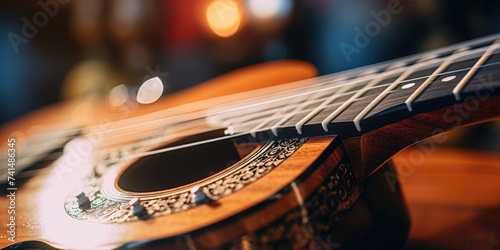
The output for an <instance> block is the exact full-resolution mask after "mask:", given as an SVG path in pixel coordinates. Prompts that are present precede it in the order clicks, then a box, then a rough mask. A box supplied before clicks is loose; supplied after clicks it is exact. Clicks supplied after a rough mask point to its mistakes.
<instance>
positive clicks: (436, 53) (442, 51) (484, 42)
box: [0, 35, 498, 159]
mask: <svg viewBox="0 0 500 250" xmlns="http://www.w3.org/2000/svg"><path fill="white" fill-rule="evenodd" d="M496 39H498V35H491V36H486V37H483V38H479V39H475V40H473V41H467V42H462V43H457V44H454V45H450V46H446V47H443V48H439V49H434V50H432V51H426V52H421V53H417V54H414V55H410V56H407V57H403V58H399V59H394V60H390V61H386V62H381V63H377V64H374V65H367V66H363V67H360V68H356V69H351V70H347V71H343V72H339V73H334V74H331V75H327V76H320V77H316V78H313V79H321V78H327V79H328V77H332V78H335V77H338V76H343V75H349V74H350V75H355V74H356V73H359V72H360V71H361V72H366V71H370V69H374V68H379V69H380V68H386V69H389V68H391V67H392V65H395V64H398V63H401V62H405V63H403V64H402V66H404V64H407V63H408V62H411V61H412V60H416V61H419V62H420V61H422V59H432V58H436V57H442V56H444V55H446V54H447V53H449V52H452V51H455V52H465V51H467V49H469V48H473V47H476V46H481V47H477V48H475V49H474V50H471V51H478V50H480V49H483V48H487V47H489V44H491V43H492V42H493V41H495V40H496ZM429 55H430V56H429ZM388 65H391V66H389V67H387V66H388ZM367 69H368V70H367ZM308 80H311V79H306V80H302V81H297V82H293V83H290V84H283V85H290V86H291V85H293V84H294V83H299V82H305V81H308ZM154 113H156V112H154ZM103 116H104V115H103ZM94 118H97V117H94ZM134 118H137V117H134ZM129 119H131V118H129ZM50 125H53V124H49V125H43V126H50ZM88 127H90V126H87V128H88ZM59 131H60V129H59ZM32 135H36V134H30V136H32ZM74 137H75V136H71V137H70V138H74ZM0 159H2V156H0Z"/></svg>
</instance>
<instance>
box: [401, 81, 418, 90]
mask: <svg viewBox="0 0 500 250" xmlns="http://www.w3.org/2000/svg"><path fill="white" fill-rule="evenodd" d="M413 86H415V83H414V82H412V83H407V84H405V85H403V86H401V89H409V88H411V87H413Z"/></svg>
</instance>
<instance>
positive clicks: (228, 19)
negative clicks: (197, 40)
mask: <svg viewBox="0 0 500 250" xmlns="http://www.w3.org/2000/svg"><path fill="white" fill-rule="evenodd" d="M206 18H207V22H208V26H209V27H210V29H212V31H213V32H214V33H215V34H216V35H218V36H220V37H230V36H232V35H234V34H235V33H236V32H237V31H238V29H239V28H240V25H241V10H240V8H239V6H238V4H237V3H236V2H235V1H231V0H215V1H213V2H212V3H210V4H209V5H208V7H207V10H206Z"/></svg>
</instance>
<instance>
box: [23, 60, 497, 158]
mask: <svg viewBox="0 0 500 250" xmlns="http://www.w3.org/2000/svg"><path fill="white" fill-rule="evenodd" d="M475 53H477V52H474V53H469V55H467V56H470V55H474V54H475ZM495 54H496V53H495ZM493 55H494V54H493ZM463 60H466V59H464V58H461V60H460V61H463ZM441 61H442V60H441ZM457 62H459V61H457ZM433 63H437V62H433ZM485 66H488V65H482V66H481V67H485ZM420 68H425V65H422V66H420ZM471 68H472V67H471ZM471 68H464V69H460V70H455V71H454V72H456V71H461V70H470V69H471ZM401 69H404V67H401V68H399V70H401ZM397 71H398V70H391V71H389V72H385V73H383V74H385V75H388V76H390V75H394V74H395V72H397ZM449 73H452V72H449V71H448V72H442V73H441V74H449ZM441 74H437V75H441ZM431 75H432V74H431ZM431 75H429V76H431ZM429 76H423V77H418V78H413V79H406V80H404V81H402V83H403V82H409V81H413V80H417V79H421V78H427V77H429ZM376 77H380V76H373V77H371V78H368V79H375V78H376ZM384 79H386V78H384ZM366 81H367V79H360V80H357V81H355V82H351V83H348V84H341V85H335V86H332V87H330V88H328V89H335V88H339V87H343V86H349V85H354V84H357V83H363V82H366ZM326 83H330V84H331V83H332V82H326ZM385 86H387V85H377V86H374V87H372V88H368V89H363V90H365V91H368V90H371V89H375V88H380V87H385ZM312 87H315V86H312ZM292 91H293V90H292ZM319 91H324V88H322V89H319V90H316V91H310V92H306V93H301V94H299V95H309V94H313V93H317V92H319ZM356 91H358V90H356ZM352 92H354V91H351V92H348V93H349V94H350V93H352ZM299 95H295V96H292V97H289V96H288V97H285V98H282V99H281V100H283V99H290V98H295V97H297V96H299ZM324 99H325V98H322V99H320V101H323V100H324ZM355 101H356V100H355ZM270 102H276V99H274V100H272V101H270ZM353 103H354V102H353ZM335 104H336V103H333V104H332V105H335ZM259 105H262V104H261V103H259V104H257V105H255V104H253V105H248V106H245V107H243V108H238V109H245V108H248V107H250V106H259ZM299 105H300V104H299ZM332 105H329V106H332ZM226 106H227V105H226ZM292 108H294V107H292ZM278 109H282V107H281V106H279V107H278V108H275V109H271V110H269V111H270V112H271V113H275V112H276V110H278ZM232 111H234V110H224V111H222V112H220V113H219V114H221V113H225V112H232ZM205 112H206V110H203V111H200V112H195V113H201V114H202V116H199V117H197V118H194V119H187V120H182V121H183V122H185V121H190V120H196V119H203V118H206V113H205ZM303 112H304V111H302V112H301V113H303ZM212 115H213V114H212ZM215 115H217V114H215ZM181 116H182V115H181ZM184 116H185V115H184ZM171 118H177V116H174V117H166V118H162V119H160V120H163V119H171ZM261 121H262V120H257V122H261ZM118 122H121V121H118ZM151 122H155V123H158V122H160V121H158V120H155V121H151ZM146 123H149V122H146ZM146 123H141V124H134V125H131V126H123V127H119V129H126V128H130V127H135V126H143V125H144V124H146ZM166 125H167V124H162V125H161V126H166ZM152 129H158V128H152ZM116 130H117V129H113V130H109V131H102V132H99V133H111V132H115V131H116ZM139 132H143V130H141V131H139ZM129 134H130V133H129ZM87 135H92V134H87ZM127 135H128V134H127ZM115 137H117V136H115ZM69 138H74V137H73V136H71V137H69ZM59 139H61V138H59ZM29 156H31V155H29Z"/></svg>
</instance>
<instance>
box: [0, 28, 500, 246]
mask: <svg viewBox="0 0 500 250" xmlns="http://www.w3.org/2000/svg"><path fill="white" fill-rule="evenodd" d="M499 52H500V35H499V34H497V35H493V36H489V37H485V38H481V39H477V40H474V41H470V42H466V43H461V44H458V45H453V46H449V47H445V48H441V49H437V50H433V51H430V52H425V53H421V54H417V55H414V56H409V57H405V58H402V59H398V60H393V61H389V62H385V63H381V64H377V65H373V66H369V67H363V68H359V69H355V70H350V71H347V72H341V73H337V74H333V75H327V76H321V77H314V75H315V69H314V68H313V67H312V66H310V65H309V64H307V63H303V62H298V61H282V62H272V63H267V64H263V65H257V66H252V67H249V68H245V69H241V70H238V71H236V72H234V73H230V74H228V75H224V76H221V77H219V78H216V79H214V80H212V81H209V82H207V83H204V84H202V85H199V86H197V87H194V88H192V89H190V90H187V91H184V92H181V93H178V94H173V95H169V96H166V97H164V98H162V99H160V100H159V101H157V102H155V103H153V104H149V105H137V103H133V102H131V101H130V100H129V101H126V102H124V103H123V104H121V105H115V106H112V105H110V104H109V101H108V100H107V99H106V98H104V99H102V100H95V99H94V100H89V99H85V100H75V101H68V102H65V103H60V104H57V105H54V106H50V107H46V108H43V109H41V110H38V111H36V112H34V113H32V114H30V115H27V116H25V117H22V118H20V119H18V120H16V121H13V122H10V123H8V124H5V125H4V126H3V127H2V128H1V130H0V131H1V134H0V137H1V142H2V143H1V144H2V146H1V152H2V153H1V154H2V156H1V157H2V158H1V160H2V164H1V168H0V169H1V171H0V182H1V183H2V185H1V186H0V188H1V196H0V200H1V203H0V204H1V205H0V224H1V225H2V230H1V234H0V247H2V248H9V247H10V248H12V249H15V248H49V249H50V248H69V249H109V248H146V249H214V248H215V249H352V248H362V247H370V248H375V249H377V248H379V249H390V248H400V247H401V246H402V245H403V244H404V242H405V240H406V237H407V235H408V230H409V225H410V222H409V219H408V218H409V217H408V212H407V210H406V207H405V204H404V201H403V199H402V196H401V191H400V189H399V185H398V180H397V175H396V173H395V172H394V170H393V168H392V167H391V166H390V165H388V164H386V163H387V162H388V161H389V160H390V158H391V157H392V156H393V155H394V154H396V153H397V152H399V151H401V150H402V149H404V148H406V147H408V146H410V145H412V144H414V143H416V142H418V141H420V140H422V139H425V138H427V137H430V136H433V135H437V134H440V133H442V132H444V131H448V130H452V129H454V128H458V127H463V126H468V125H472V124H475V123H479V122H484V121H488V120H492V119H496V118H498V117H499V116H500V95H499V94H500V53H499ZM290 82H291V83H290ZM431 146H432V145H430V146H429V147H431ZM425 149H426V148H425V147H422V150H424V151H425Z"/></svg>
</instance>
